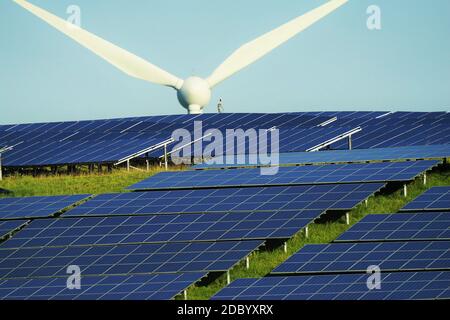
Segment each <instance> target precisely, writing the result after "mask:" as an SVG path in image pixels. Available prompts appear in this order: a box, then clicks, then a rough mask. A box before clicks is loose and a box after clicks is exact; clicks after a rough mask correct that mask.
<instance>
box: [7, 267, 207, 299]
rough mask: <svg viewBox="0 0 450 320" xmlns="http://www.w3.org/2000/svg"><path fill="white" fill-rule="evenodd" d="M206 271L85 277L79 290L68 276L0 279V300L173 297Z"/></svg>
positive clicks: (201, 276)
mask: <svg viewBox="0 0 450 320" xmlns="http://www.w3.org/2000/svg"><path fill="white" fill-rule="evenodd" d="M204 276H206V274H204V273H179V274H146V275H124V276H101V277H99V276H97V277H96V276H92V277H84V276H83V277H82V278H81V286H80V288H79V289H77V290H70V289H68V287H67V277H59V278H35V279H13V280H0V300H170V299H173V298H174V297H175V296H177V295H178V294H180V293H181V292H182V291H183V290H185V289H186V288H188V287H190V286H191V285H192V284H193V283H195V282H197V281H198V280H200V279H201V278H203V277H204Z"/></svg>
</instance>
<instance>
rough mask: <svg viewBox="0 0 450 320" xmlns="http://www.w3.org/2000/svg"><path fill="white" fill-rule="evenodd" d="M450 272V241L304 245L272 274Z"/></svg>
mask: <svg viewBox="0 0 450 320" xmlns="http://www.w3.org/2000/svg"><path fill="white" fill-rule="evenodd" d="M372 265H377V266H379V267H380V268H381V270H383V271H384V272H386V271H418V270H441V269H448V270H450V241H428V242H385V243H380V242H369V243H335V244H328V245H306V246H305V247H304V248H303V249H301V250H300V251H298V252H297V253H295V254H294V255H293V256H291V257H290V258H289V259H287V260H286V261H285V262H284V263H282V264H281V265H279V266H278V267H277V268H275V269H274V270H273V272H272V274H289V273H292V274H302V273H308V274H313V273H324V272H329V273H345V272H366V271H367V268H368V267H369V266H372Z"/></svg>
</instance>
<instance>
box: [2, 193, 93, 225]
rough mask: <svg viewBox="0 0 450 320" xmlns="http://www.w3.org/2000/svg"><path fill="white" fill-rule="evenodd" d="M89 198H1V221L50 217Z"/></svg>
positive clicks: (77, 196)
mask: <svg viewBox="0 0 450 320" xmlns="http://www.w3.org/2000/svg"><path fill="white" fill-rule="evenodd" d="M89 196H90V195H87V194H82V195H74V196H51V197H25V198H0V220H4V219H17V218H19V219H20V218H22V219H23V218H38V217H48V216H51V215H53V214H55V213H58V212H60V211H61V210H63V209H65V208H67V207H70V206H72V205H74V204H75V203H77V202H79V201H81V200H84V199H86V198H88V197H89Z"/></svg>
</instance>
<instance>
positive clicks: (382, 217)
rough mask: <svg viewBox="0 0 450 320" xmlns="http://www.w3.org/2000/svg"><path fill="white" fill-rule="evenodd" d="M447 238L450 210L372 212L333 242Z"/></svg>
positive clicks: (449, 228) (449, 225)
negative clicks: (441, 211)
mask: <svg viewBox="0 0 450 320" xmlns="http://www.w3.org/2000/svg"><path fill="white" fill-rule="evenodd" d="M414 240H450V213H448V212H447V213H445V212H444V213H438V212H432V213H405V214H400V213H397V214H371V215H368V216H366V217H365V218H363V219H362V220H361V221H360V222H358V223H357V224H355V225H354V226H353V227H351V228H350V229H349V230H347V231H346V232H344V233H343V234H342V235H341V236H339V237H338V238H337V239H336V240H335V241H334V242H350V241H352V242H361V241H414Z"/></svg>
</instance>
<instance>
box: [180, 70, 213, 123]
mask: <svg viewBox="0 0 450 320" xmlns="http://www.w3.org/2000/svg"><path fill="white" fill-rule="evenodd" d="M177 97H178V101H179V102H180V104H181V105H182V106H183V107H184V108H185V109H187V110H188V112H189V114H200V113H203V108H204V107H206V106H207V105H208V104H209V102H210V101H211V88H210V86H209V83H208V82H207V81H206V80H204V79H202V78H199V77H189V78H187V79H186V80H184V82H183V85H182V86H181V88H180V89H179V90H178V91H177Z"/></svg>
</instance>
